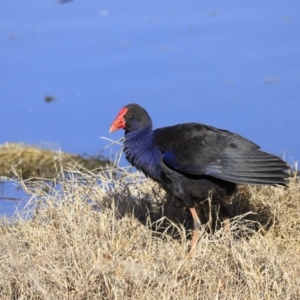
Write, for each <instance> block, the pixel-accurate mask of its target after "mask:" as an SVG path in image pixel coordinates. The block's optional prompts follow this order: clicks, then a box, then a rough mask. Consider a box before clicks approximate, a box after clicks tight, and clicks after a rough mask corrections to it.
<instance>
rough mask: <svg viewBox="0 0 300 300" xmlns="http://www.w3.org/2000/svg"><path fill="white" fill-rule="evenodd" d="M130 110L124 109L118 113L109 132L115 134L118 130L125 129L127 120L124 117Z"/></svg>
mask: <svg viewBox="0 0 300 300" xmlns="http://www.w3.org/2000/svg"><path fill="white" fill-rule="evenodd" d="M127 111H128V108H122V109H121V110H120V112H119V113H118V115H117V117H116V118H115V120H114V122H113V123H112V125H111V126H110V128H109V132H114V131H116V130H119V129H122V128H125V120H124V115H125V114H126V113H127Z"/></svg>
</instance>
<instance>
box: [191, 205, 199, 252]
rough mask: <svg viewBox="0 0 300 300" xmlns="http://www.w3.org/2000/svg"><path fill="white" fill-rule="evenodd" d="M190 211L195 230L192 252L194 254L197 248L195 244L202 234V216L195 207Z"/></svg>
mask: <svg viewBox="0 0 300 300" xmlns="http://www.w3.org/2000/svg"><path fill="white" fill-rule="evenodd" d="M190 212H191V214H192V217H193V221H194V232H193V236H192V244H191V252H190V253H191V254H192V255H194V250H195V246H196V244H197V242H198V239H199V236H200V232H199V231H200V227H201V221H200V218H199V216H198V214H197V211H196V209H195V207H193V208H190Z"/></svg>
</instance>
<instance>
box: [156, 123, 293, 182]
mask: <svg viewBox="0 0 300 300" xmlns="http://www.w3.org/2000/svg"><path fill="white" fill-rule="evenodd" d="M155 143H156V144H157V145H158V146H159V147H160V149H161V151H162V152H163V161H164V163H165V164H166V165H168V166H169V167H170V168H172V169H175V170H177V171H179V172H182V173H186V174H191V175H210V176H213V177H217V178H220V179H223V180H227V181H231V182H235V183H240V184H284V183H285V178H286V177H287V176H288V174H287V173H286V172H285V170H287V169H288V168H289V167H288V165H287V164H286V162H284V161H283V160H281V159H280V158H279V157H277V156H275V155H272V154H269V153H266V152H263V151H261V150H260V147H259V146H258V145H256V144H254V143H252V142H251V141H249V140H247V139H245V138H243V137H242V136H240V135H237V134H234V133H231V132H229V131H226V130H220V129H217V128H214V127H211V126H205V125H202V124H194V123H191V124H182V125H177V126H172V127H165V128H162V129H158V130H156V131H155Z"/></svg>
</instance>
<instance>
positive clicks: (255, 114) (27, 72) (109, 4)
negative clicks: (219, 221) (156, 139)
mask: <svg viewBox="0 0 300 300" xmlns="http://www.w3.org/2000/svg"><path fill="white" fill-rule="evenodd" d="M299 30H300V2H299V1H284V2H282V1H264V2H261V1H243V2H241V1H238V0H234V1H226V2H222V1H209V2H196V1H189V2H183V1H178V0H175V1H166V0H161V1H115V0H110V1H101V2H99V1H96V0H94V1H89V2H88V3H87V2H84V1H79V0H78V1H73V2H68V3H66V4H64V5H58V4H57V2H55V1H52V0H51V1H50V0H48V1H34V0H28V1H21V2H20V3H14V2H7V1H2V2H1V3H0V101H1V102H0V103H1V112H2V114H1V121H0V143H4V142H25V143H29V144H38V145H41V144H50V145H57V146H56V147H57V148H59V147H61V149H62V150H63V151H66V152H71V153H78V154H84V153H88V154H91V155H93V154H97V153H99V152H100V151H101V149H102V148H103V147H104V146H105V145H107V144H108V142H107V141H105V140H102V139H100V137H101V136H105V137H110V138H112V139H118V138H120V137H121V136H122V134H123V133H122V132H118V133H114V134H112V135H109V134H108V128H109V127H110V125H111V122H112V121H113V119H114V117H115V116H116V114H117V112H118V111H119V109H120V108H121V107H122V106H124V105H126V104H128V103H131V102H136V103H139V104H140V105H142V106H144V107H145V108H146V109H147V110H148V111H149V113H150V115H151V116H152V118H153V123H154V126H155V127H162V126H167V125H172V124H177V123H182V122H191V121H194V122H201V123H206V124H210V125H213V126H216V127H219V128H223V129H228V130H230V131H233V132H236V133H239V134H241V135H243V136H245V137H247V138H249V139H251V140H253V141H254V142H255V143H257V144H259V145H261V146H262V148H263V149H264V150H266V151H268V152H272V153H274V154H277V155H282V156H284V157H285V158H286V159H287V161H288V162H290V163H292V162H293V161H295V160H299V157H300V156H299V153H300V142H299V133H298V131H299V128H300V118H299V115H300V101H299V96H298V95H299V92H300V91H299V90H300V86H299V77H300V74H299V70H300V59H299V53H300V35H299ZM45 96H52V97H55V98H56V100H54V101H52V102H50V103H46V102H45V101H44V98H45ZM111 151H112V150H110V149H107V150H105V151H104V154H106V155H107V156H109V155H110V154H111ZM113 151H114V150H113ZM122 163H123V164H125V162H124V160H123V161H122ZM4 194H5V195H4V196H7V197H12V196H13V193H12V191H11V190H7V191H6V189H5V191H4ZM0 202H1V201H0ZM1 205H2V206H1V207H0V209H1V211H2V213H6V212H8V209H7V207H8V206H9V204H8V206H3V203H1ZM9 213H10V212H9Z"/></svg>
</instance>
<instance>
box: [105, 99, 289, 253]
mask: <svg viewBox="0 0 300 300" xmlns="http://www.w3.org/2000/svg"><path fill="white" fill-rule="evenodd" d="M118 129H124V130H125V141H124V150H123V151H124V153H125V156H126V159H127V160H128V161H129V162H130V163H131V164H132V165H133V166H135V167H136V168H137V169H138V170H140V171H142V172H143V173H144V174H145V175H146V176H147V177H150V178H152V179H153V180H154V181H156V182H158V183H159V184H160V185H161V186H162V187H163V188H164V189H165V190H166V191H167V192H169V193H171V194H172V195H173V196H175V197H176V198H177V199H179V200H181V201H183V203H184V205H185V206H186V207H188V208H189V209H190V212H191V214H192V217H193V221H194V234H193V238H192V246H191V247H192V249H193V248H194V246H195V244H196V242H197V239H198V234H197V233H195V229H198V228H199V227H200V225H201V222H200V219H199V217H198V215H197V212H196V210H195V202H197V201H204V200H206V199H207V198H208V196H209V194H210V195H212V201H213V202H214V203H217V204H219V205H220V211H221V212H222V213H223V215H224V214H225V215H226V213H227V216H228V211H227V209H226V207H225V206H224V204H223V201H224V200H225V199H226V198H227V197H230V196H231V195H233V194H234V192H235V191H236V186H237V184H253V185H277V184H279V185H285V184H286V178H287V177H288V174H287V173H286V172H285V170H287V169H289V167H288V165H287V163H286V162H284V161H283V160H282V159H280V158H279V157H277V156H275V155H272V154H269V153H266V152H263V151H261V150H260V147H259V146H258V145H256V144H254V143H253V142H251V141H249V140H247V139H246V138H244V137H242V136H240V135H238V134H235V133H232V132H229V131H227V130H222V129H218V128H215V127H212V126H207V125H203V124H198V123H187V124H179V125H175V126H169V127H163V128H159V129H156V130H153V129H152V121H151V118H150V116H149V114H148V113H147V111H146V110H145V109H144V108H142V107H141V106H139V105H137V104H129V105H126V106H125V107H123V108H122V109H121V110H120V112H119V114H118V115H117V117H116V119H115V120H114V122H113V124H112V125H111V127H110V130H109V131H110V132H113V131H116V130H118Z"/></svg>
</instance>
